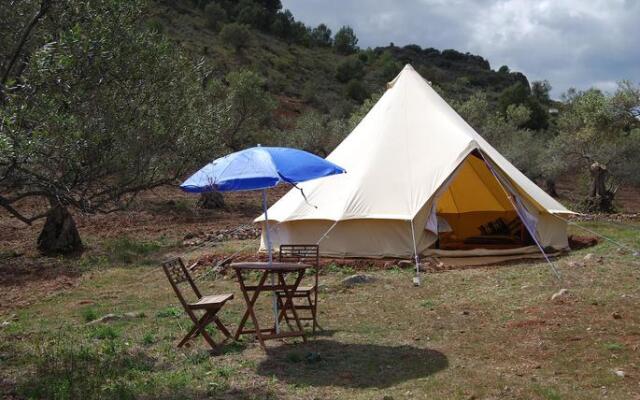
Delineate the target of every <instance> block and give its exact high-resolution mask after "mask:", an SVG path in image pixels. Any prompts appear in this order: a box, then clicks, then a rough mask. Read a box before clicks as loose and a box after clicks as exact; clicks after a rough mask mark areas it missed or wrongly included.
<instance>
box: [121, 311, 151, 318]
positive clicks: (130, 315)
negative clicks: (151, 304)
mask: <svg viewBox="0 0 640 400" xmlns="http://www.w3.org/2000/svg"><path fill="white" fill-rule="evenodd" d="M122 316H123V317H124V318H126V319H137V318H144V317H146V315H144V313H143V312H142V311H130V312H126V313H124V314H123V315H122Z"/></svg>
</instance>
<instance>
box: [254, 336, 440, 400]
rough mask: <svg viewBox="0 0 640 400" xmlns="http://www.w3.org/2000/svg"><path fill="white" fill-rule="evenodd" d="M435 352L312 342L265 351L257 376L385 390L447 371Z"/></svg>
mask: <svg viewBox="0 0 640 400" xmlns="http://www.w3.org/2000/svg"><path fill="white" fill-rule="evenodd" d="M448 365H449V362H448V360H447V357H446V356H445V355H444V354H442V353H441V352H439V351H436V350H432V349H422V348H418V347H412V346H407V345H402V346H382V345H374V344H356V343H340V342H336V341H333V340H323V339H320V340H315V341H310V342H308V343H306V344H300V345H296V346H295V348H293V347H291V346H278V347H274V348H269V349H268V350H267V358H266V359H265V360H264V361H262V362H261V363H260V364H259V365H258V369H257V373H258V374H259V375H263V376H269V377H271V376H275V377H276V378H278V379H279V380H281V381H283V382H286V383H289V384H297V385H309V386H343V387H350V388H367V387H373V388H378V389H382V388H387V387H389V386H392V385H396V384H398V383H401V382H404V381H408V380H411V379H417V378H423V377H426V376H429V375H432V374H434V373H436V372H438V371H441V370H443V369H445V368H447V367H448Z"/></svg>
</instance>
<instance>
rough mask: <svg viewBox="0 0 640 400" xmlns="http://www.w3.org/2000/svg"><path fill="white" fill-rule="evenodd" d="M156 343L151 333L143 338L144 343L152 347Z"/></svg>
mask: <svg viewBox="0 0 640 400" xmlns="http://www.w3.org/2000/svg"><path fill="white" fill-rule="evenodd" d="M155 342H156V337H155V336H154V335H153V333H151V332H147V333H145V334H144V336H142V343H143V344H145V345H147V346H150V345H152V344H154V343H155Z"/></svg>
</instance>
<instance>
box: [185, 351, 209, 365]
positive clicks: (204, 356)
mask: <svg viewBox="0 0 640 400" xmlns="http://www.w3.org/2000/svg"><path fill="white" fill-rule="evenodd" d="M209 358H211V355H210V354H209V352H208V351H197V352H194V353H190V354H187V360H189V362H190V363H191V364H194V365H198V364H202V363H203V362H205V361H207V360H209Z"/></svg>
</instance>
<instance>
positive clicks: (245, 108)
mask: <svg viewBox="0 0 640 400" xmlns="http://www.w3.org/2000/svg"><path fill="white" fill-rule="evenodd" d="M226 80H227V82H228V87H227V88H225V89H224V92H225V99H224V102H223V107H224V108H223V114H224V118H223V119H221V120H220V122H219V123H220V126H219V130H220V132H221V139H222V142H223V143H224V145H225V147H227V148H228V149H230V150H233V151H238V150H241V149H242V148H244V147H247V146H255V145H256V144H258V143H259V142H260V141H261V139H262V136H261V132H262V131H263V130H264V129H263V128H265V127H266V126H267V125H268V124H269V121H270V120H271V116H272V115H271V113H272V111H273V110H274V108H275V102H274V101H273V99H272V98H271V96H270V95H269V94H268V93H267V92H266V91H265V89H264V85H265V81H264V79H263V78H262V77H260V76H259V75H258V74H257V73H255V72H253V71H248V70H240V71H233V72H230V73H229V74H227V76H226ZM214 92H215V90H214Z"/></svg>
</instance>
